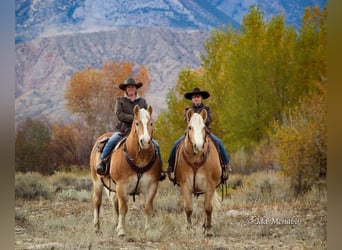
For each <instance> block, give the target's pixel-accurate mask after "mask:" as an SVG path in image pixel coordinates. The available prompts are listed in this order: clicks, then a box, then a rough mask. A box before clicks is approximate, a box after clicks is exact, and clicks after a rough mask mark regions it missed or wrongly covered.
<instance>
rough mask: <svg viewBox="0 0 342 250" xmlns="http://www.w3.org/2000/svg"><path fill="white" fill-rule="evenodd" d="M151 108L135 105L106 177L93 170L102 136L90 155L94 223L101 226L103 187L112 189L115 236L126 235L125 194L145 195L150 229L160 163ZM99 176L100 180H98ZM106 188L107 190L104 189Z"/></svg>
mask: <svg viewBox="0 0 342 250" xmlns="http://www.w3.org/2000/svg"><path fill="white" fill-rule="evenodd" d="M151 115H152V107H151V106H150V105H149V106H148V108H147V110H146V109H140V108H139V106H137V105H136V106H135V107H134V120H133V123H132V127H131V131H130V134H129V135H128V137H127V139H126V140H125V141H124V142H122V143H120V144H119V145H118V146H117V147H116V148H115V150H114V151H113V153H112V155H111V158H110V171H109V176H100V175H98V174H97V173H96V164H97V163H98V162H99V161H100V154H101V153H100V152H98V151H97V149H96V145H97V143H98V142H99V141H100V140H101V139H103V138H104V137H105V136H110V135H111V134H108V133H107V134H104V135H102V136H100V137H99V138H98V139H97V140H96V143H95V145H94V147H93V149H92V152H91V155H90V168H91V175H92V179H93V208H94V226H95V229H96V230H97V231H98V230H99V229H100V223H99V211H100V207H101V202H102V191H103V187H104V186H106V187H107V188H110V189H112V188H113V190H114V191H115V192H113V193H112V194H113V195H112V203H113V206H114V223H115V224H117V234H118V236H124V235H125V216H126V213H127V210H128V204H127V201H128V197H129V195H133V199H134V198H135V195H136V194H140V193H141V194H143V196H144V198H145V204H144V210H145V230H148V229H149V226H150V220H151V217H152V212H153V199H154V197H155V195H156V192H157V189H158V183H159V177H160V174H161V169H162V162H161V159H160V157H159V155H158V154H157V151H156V148H155V145H154V143H153V142H152V125H153V123H152V116H151ZM101 179H102V180H101ZM106 190H107V189H106Z"/></svg>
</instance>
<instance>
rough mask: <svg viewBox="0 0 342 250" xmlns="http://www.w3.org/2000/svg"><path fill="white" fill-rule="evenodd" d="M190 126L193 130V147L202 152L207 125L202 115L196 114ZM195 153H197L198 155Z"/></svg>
mask: <svg viewBox="0 0 342 250" xmlns="http://www.w3.org/2000/svg"><path fill="white" fill-rule="evenodd" d="M190 125H191V127H192V128H193V133H194V134H193V135H194V137H193V141H192V143H193V147H194V150H196V151H201V150H202V149H203V145H204V136H203V129H204V127H205V124H204V122H203V118H202V116H201V115H199V114H197V113H194V114H193V115H192V117H191V119H190ZM196 151H195V153H196Z"/></svg>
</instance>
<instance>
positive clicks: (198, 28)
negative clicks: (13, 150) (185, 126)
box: [15, 0, 326, 124]
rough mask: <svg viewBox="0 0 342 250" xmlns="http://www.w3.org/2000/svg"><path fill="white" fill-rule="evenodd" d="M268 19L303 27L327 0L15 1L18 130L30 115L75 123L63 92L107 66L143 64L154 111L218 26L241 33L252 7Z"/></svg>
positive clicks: (196, 64)
mask: <svg viewBox="0 0 342 250" xmlns="http://www.w3.org/2000/svg"><path fill="white" fill-rule="evenodd" d="M252 4H255V5H260V7H261V10H262V11H264V12H265V17H266V18H270V17H271V16H272V15H275V14H279V13H280V12H282V13H284V15H285V19H286V20H287V22H288V24H293V25H294V26H296V27H299V26H300V18H301V16H302V14H303V10H304V8H305V6H307V5H310V6H313V5H314V4H319V5H320V6H321V7H322V6H324V5H325V4H326V1H324V0H303V1H297V0H296V1H295V0H286V1H285V0H264V1H261V0H242V1H240V0H239V1H238V0H135V1H124V0H116V1H112V0H98V1H92V0H59V1H44V0H34V1H32V0H16V4H15V15H16V26H15V29H16V33H15V39H16V52H15V53H16V68H15V72H16V73H15V78H16V82H15V85H16V92H15V97H16V104H15V108H16V115H15V119H16V124H18V123H19V122H21V121H22V120H23V119H24V118H25V117H32V118H38V117H42V116H43V117H44V116H46V117H47V118H48V119H50V118H53V117H54V118H55V119H59V120H70V119H71V118H72V116H71V115H70V114H69V113H68V112H67V111H66V109H65V104H66V101H65V100H64V91H65V87H66V84H67V83H68V81H69V79H70V77H71V76H72V75H73V74H74V73H75V72H77V71H81V70H83V69H84V68H85V67H93V68H101V65H102V63H103V62H105V61H126V60H128V61H130V62H133V63H136V64H144V65H145V66H146V67H147V69H148V70H149V72H150V74H151V75H150V77H151V80H152V88H151V90H150V93H149V95H148V96H147V98H148V100H149V102H150V103H151V104H152V105H154V106H155V107H156V108H155V109H156V112H157V113H158V111H159V110H160V109H161V108H166V103H165V97H166V94H167V92H168V90H169V89H170V88H173V87H174V86H175V84H176V80H177V76H178V73H179V70H180V69H181V68H183V67H185V66H191V67H193V68H197V67H199V66H200V63H201V62H200V56H199V55H200V52H203V45H204V42H205V41H206V39H207V38H208V37H209V32H210V31H211V30H212V29H213V28H214V27H221V26H222V25H232V26H233V27H235V28H238V27H239V23H241V20H242V17H243V15H245V14H246V13H247V12H248V9H249V7H250V6H251V5H252Z"/></svg>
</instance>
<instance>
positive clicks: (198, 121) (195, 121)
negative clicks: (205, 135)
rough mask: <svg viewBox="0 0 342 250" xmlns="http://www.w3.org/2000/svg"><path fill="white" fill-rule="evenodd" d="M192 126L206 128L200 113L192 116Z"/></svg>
mask: <svg viewBox="0 0 342 250" xmlns="http://www.w3.org/2000/svg"><path fill="white" fill-rule="evenodd" d="M190 124H191V125H192V126H193V127H199V128H202V127H203V126H205V124H204V121H203V118H202V116H201V115H199V114H198V113H194V114H193V115H192V116H191V119H190Z"/></svg>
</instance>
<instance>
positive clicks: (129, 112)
mask: <svg viewBox="0 0 342 250" xmlns="http://www.w3.org/2000/svg"><path fill="white" fill-rule="evenodd" d="M142 86H143V84H142V83H141V82H138V83H136V82H135V80H134V79H133V78H128V79H127V80H126V81H125V82H124V83H121V84H120V85H119V88H120V89H121V90H123V91H124V96H123V97H118V99H117V101H116V106H115V114H116V116H117V118H118V121H119V122H118V124H117V126H116V128H115V130H116V131H115V132H114V133H113V135H112V136H111V137H110V138H109V140H108V142H107V143H106V145H105V146H104V148H103V152H102V154H101V157H100V159H101V161H100V162H99V163H98V164H97V166H96V172H97V173H98V174H100V175H105V174H106V162H107V160H108V156H109V154H110V152H111V151H112V149H113V148H114V147H115V146H116V144H117V143H118V142H119V141H120V140H121V139H122V138H123V137H124V136H127V135H128V134H129V132H130V130H131V126H132V122H133V118H134V113H133V109H134V106H135V105H139V107H140V108H145V109H146V108H147V103H146V100H145V99H144V98H142V97H140V96H139V94H138V93H137V89H139V88H140V87H142ZM153 143H154V144H155V146H156V148H157V151H158V154H159V156H161V154H160V148H159V145H158V143H157V142H156V141H155V140H153ZM160 158H161V157H160ZM163 177H164V178H165V176H163ZM161 178H162V177H161Z"/></svg>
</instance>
